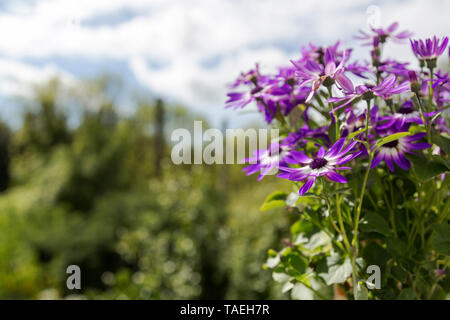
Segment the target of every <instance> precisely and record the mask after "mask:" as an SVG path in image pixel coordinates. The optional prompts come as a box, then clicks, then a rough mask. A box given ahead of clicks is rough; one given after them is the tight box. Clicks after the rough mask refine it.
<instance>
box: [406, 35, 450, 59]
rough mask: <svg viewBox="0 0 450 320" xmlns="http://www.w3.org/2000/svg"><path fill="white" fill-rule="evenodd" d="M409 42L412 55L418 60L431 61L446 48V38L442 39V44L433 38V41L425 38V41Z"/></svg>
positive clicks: (411, 40)
mask: <svg viewBox="0 0 450 320" xmlns="http://www.w3.org/2000/svg"><path fill="white" fill-rule="evenodd" d="M409 41H410V42H411V48H412V50H413V53H414V54H415V56H416V57H417V58H418V59H419V60H433V59H437V58H438V57H439V56H440V55H441V54H442V53H443V52H444V51H445V49H446V48H447V44H448V37H444V38H442V42H441V43H440V44H439V42H440V40H439V39H438V38H437V37H436V36H434V37H433V39H431V38H427V39H425V41H423V40H421V39H419V40H413V39H410V40H409Z"/></svg>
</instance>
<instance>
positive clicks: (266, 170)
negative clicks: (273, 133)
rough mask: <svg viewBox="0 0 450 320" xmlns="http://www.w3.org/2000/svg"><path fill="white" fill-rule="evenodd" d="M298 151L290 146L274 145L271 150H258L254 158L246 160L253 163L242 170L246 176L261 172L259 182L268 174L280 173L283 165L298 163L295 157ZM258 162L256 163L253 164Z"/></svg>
mask: <svg viewBox="0 0 450 320" xmlns="http://www.w3.org/2000/svg"><path fill="white" fill-rule="evenodd" d="M296 153H299V152H298V151H295V150H292V146H291V145H288V144H284V145H281V144H278V143H272V144H271V145H270V146H269V149H266V150H256V151H255V152H254V155H255V156H254V157H250V158H247V159H244V160H245V162H247V163H251V164H250V165H248V166H247V167H245V168H244V169H242V170H243V171H244V172H245V173H246V175H251V174H254V173H255V172H258V171H260V175H259V177H258V181H260V180H261V179H262V178H264V176H266V175H268V174H275V173H276V172H277V171H278V167H279V166H281V165H287V164H288V163H296V158H294V156H295V155H296ZM252 162H256V163H252Z"/></svg>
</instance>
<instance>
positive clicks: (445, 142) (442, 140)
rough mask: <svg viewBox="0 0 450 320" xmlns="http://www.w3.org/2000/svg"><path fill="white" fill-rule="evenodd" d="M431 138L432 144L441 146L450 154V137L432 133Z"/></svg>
mask: <svg viewBox="0 0 450 320" xmlns="http://www.w3.org/2000/svg"><path fill="white" fill-rule="evenodd" d="M431 140H432V141H433V143H434V144H436V145H437V146H438V147H439V148H441V149H442V150H443V151H444V152H445V153H446V154H450V139H448V138H446V137H444V136H441V135H434V136H432V137H431Z"/></svg>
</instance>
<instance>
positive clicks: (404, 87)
mask: <svg viewBox="0 0 450 320" xmlns="http://www.w3.org/2000/svg"><path fill="white" fill-rule="evenodd" d="M408 90H410V88H409V82H407V81H405V82H403V83H401V84H399V85H397V78H396V77H395V76H394V75H392V74H391V75H389V76H387V77H386V78H385V79H384V80H383V81H382V82H381V83H380V84H379V85H377V86H373V85H368V84H367V85H361V86H357V87H356V88H355V90H354V91H353V92H348V91H344V94H345V96H344V97H332V98H330V99H328V100H327V102H344V103H343V104H341V105H339V106H337V107H336V108H334V109H333V110H332V111H333V112H334V111H336V110H338V109H341V108H343V107H345V106H347V105H349V104H350V103H351V102H352V101H354V100H355V99H359V98H362V97H363V96H364V95H365V94H367V93H370V92H371V93H372V94H373V95H375V96H378V97H380V98H383V99H390V98H391V97H392V96H393V95H394V94H399V93H402V92H405V91H408Z"/></svg>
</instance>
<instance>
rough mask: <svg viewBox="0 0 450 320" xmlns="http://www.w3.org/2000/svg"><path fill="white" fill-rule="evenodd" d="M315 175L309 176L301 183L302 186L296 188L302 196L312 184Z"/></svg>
mask: <svg viewBox="0 0 450 320" xmlns="http://www.w3.org/2000/svg"><path fill="white" fill-rule="evenodd" d="M315 181H316V177H309V178H308V180H306V182H305V183H304V184H303V186H302V187H301V188H300V190H298V193H299V194H300V195H301V196H302V195H304V194H305V193H306V192H308V190H309V189H311V187H312V186H313V185H314V182H315Z"/></svg>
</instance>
